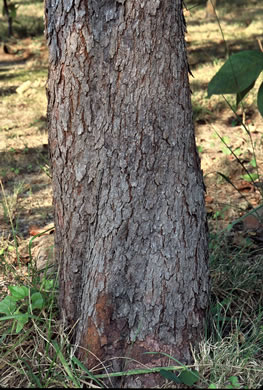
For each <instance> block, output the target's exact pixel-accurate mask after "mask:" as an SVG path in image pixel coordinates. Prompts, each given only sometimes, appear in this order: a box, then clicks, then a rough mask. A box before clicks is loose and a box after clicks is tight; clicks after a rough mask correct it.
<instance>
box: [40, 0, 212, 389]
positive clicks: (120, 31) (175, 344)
mask: <svg viewBox="0 0 263 390" xmlns="http://www.w3.org/2000/svg"><path fill="white" fill-rule="evenodd" d="M184 32H185V23H184V19H183V13H182V1H181V0H163V1H160V0H147V1H143V0H140V1H138V0H104V1H103V0H101V1H97V0H89V1H87V0H75V1H72V0H63V1H62V0H60V1H55V0H46V35H47V42H48V46H49V56H50V57H49V61H50V66H49V81H48V89H47V94H48V123H49V146H50V154H51V162H52V169H53V191H54V210H55V227H56V233H55V242H56V257H57V261H58V263H59V266H60V307H61V314H62V317H63V319H64V320H65V321H66V322H67V323H68V324H69V325H71V326H73V325H75V328H74V342H75V344H76V345H77V346H78V347H79V348H78V351H77V353H78V356H79V357H80V358H81V359H82V360H83V361H84V362H85V363H86V364H88V366H89V368H91V367H92V366H94V365H95V364H98V362H99V360H98V359H101V360H103V361H104V362H105V360H108V361H107V364H108V363H110V364H111V365H112V368H111V370H114V371H115V370H118V371H119V370H124V369H130V368H133V367H135V366H136V364H135V363H134V362H132V361H130V360H125V359H123V358H122V359H120V358H118V357H128V358H133V359H136V360H138V361H141V362H143V363H147V364H148V365H149V366H151V365H152V366H159V365H167V364H168V359H167V358H166V357H164V356H163V355H145V354H144V352H148V351H151V352H165V353H168V354H171V355H172V356H174V357H175V358H177V359H179V360H181V361H182V362H183V363H188V362H190V361H191V354H190V344H191V343H192V344H195V343H196V342H198V340H200V337H201V335H202V332H203V325H204V314H205V310H206V307H207V301H208V299H207V296H208V269H207V227H206V215H205V205H204V185H203V179H202V174H201V171H200V164H199V157H198V154H197V152H196V145H195V138H194V127H193V121H192V109H191V102H190V90H189V83H188V63H187V58H186V48H185V43H184ZM86 349H88V350H89V351H91V352H92V353H87V352H86ZM112 358H116V359H112ZM109 359H112V360H109ZM109 370H110V369H109ZM159 383H160V376H159V375H156V374H155V375H154V374H152V375H150V376H147V377H140V378H134V377H126V378H125V380H124V381H123V383H120V382H117V384H116V383H115V385H116V386H124V387H125V386H128V387H134V386H135V387H136V386H137V387H140V386H144V385H145V386H146V385H147V386H152V385H156V384H159Z"/></svg>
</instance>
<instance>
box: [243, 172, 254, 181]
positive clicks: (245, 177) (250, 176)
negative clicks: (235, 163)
mask: <svg viewBox="0 0 263 390" xmlns="http://www.w3.org/2000/svg"><path fill="white" fill-rule="evenodd" d="M241 178H242V179H243V180H246V181H249V182H250V181H255V180H257V179H258V174H257V173H250V174H245V175H241Z"/></svg>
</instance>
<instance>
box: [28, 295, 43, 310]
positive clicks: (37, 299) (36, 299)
mask: <svg viewBox="0 0 263 390" xmlns="http://www.w3.org/2000/svg"><path fill="white" fill-rule="evenodd" d="M31 301H32V310H34V309H43V307H44V299H43V297H42V294H41V293H40V292H36V293H34V294H32V296H31Z"/></svg>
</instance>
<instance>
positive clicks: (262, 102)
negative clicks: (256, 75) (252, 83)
mask: <svg viewBox="0 0 263 390" xmlns="http://www.w3.org/2000/svg"><path fill="white" fill-rule="evenodd" d="M257 103H258V111H259V112H260V114H261V116H263V81H262V83H261V85H260V87H259V90H258V99H257Z"/></svg>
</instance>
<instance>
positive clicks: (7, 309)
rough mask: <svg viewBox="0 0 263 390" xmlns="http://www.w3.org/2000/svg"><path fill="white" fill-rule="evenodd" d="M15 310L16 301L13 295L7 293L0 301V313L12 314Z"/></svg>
mask: <svg viewBox="0 0 263 390" xmlns="http://www.w3.org/2000/svg"><path fill="white" fill-rule="evenodd" d="M15 310H16V302H15V300H14V298H13V297H11V296H10V295H7V296H6V297H5V298H4V299H3V300H2V301H1V302H0V313H4V314H6V315H10V314H13V313H14V312H15Z"/></svg>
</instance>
